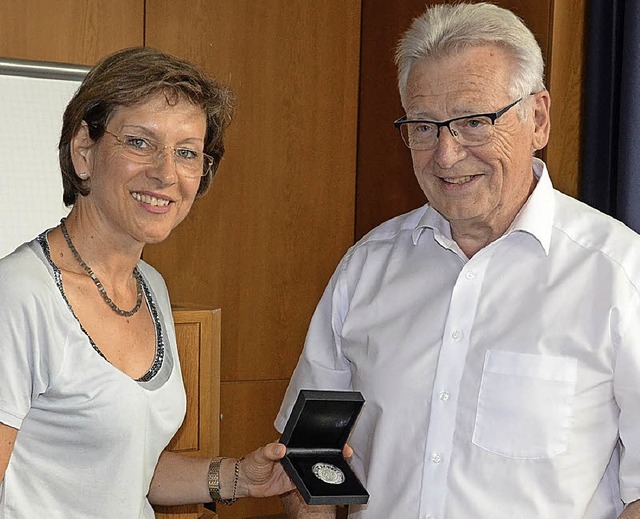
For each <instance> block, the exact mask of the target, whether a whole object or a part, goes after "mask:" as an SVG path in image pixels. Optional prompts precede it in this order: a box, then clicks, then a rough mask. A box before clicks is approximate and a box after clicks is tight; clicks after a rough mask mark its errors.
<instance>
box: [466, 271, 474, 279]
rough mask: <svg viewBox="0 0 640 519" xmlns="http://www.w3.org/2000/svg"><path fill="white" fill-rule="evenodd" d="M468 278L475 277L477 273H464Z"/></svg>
mask: <svg viewBox="0 0 640 519" xmlns="http://www.w3.org/2000/svg"><path fill="white" fill-rule="evenodd" d="M464 276H465V277H466V278H467V279H473V278H475V277H476V275H475V273H473V272H471V271H469V272H467V273H466V274H465V275H464Z"/></svg>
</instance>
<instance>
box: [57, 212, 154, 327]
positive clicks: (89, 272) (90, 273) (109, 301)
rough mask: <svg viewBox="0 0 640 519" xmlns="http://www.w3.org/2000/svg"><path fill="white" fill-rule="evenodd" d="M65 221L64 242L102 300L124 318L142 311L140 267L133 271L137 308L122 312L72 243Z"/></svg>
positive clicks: (63, 222) (61, 224)
mask: <svg viewBox="0 0 640 519" xmlns="http://www.w3.org/2000/svg"><path fill="white" fill-rule="evenodd" d="M65 220H66V218H63V219H62V220H60V230H62V235H63V236H64V241H66V242H67V246H68V247H69V250H70V251H71V254H73V257H74V258H75V259H76V261H77V262H78V263H79V264H80V266H81V267H82V270H84V271H85V273H86V274H87V276H89V277H90V278H91V280H92V281H93V283H94V284H95V285H96V287H97V288H98V292H100V295H101V296H102V299H104V302H105V303H107V305H108V306H109V308H111V310H113V311H114V312H115V313H117V314H118V315H121V316H123V317H131V316H132V315H134V314H135V313H136V312H137V311H138V310H140V305H142V282H141V280H140V272H138V267H134V269H133V276H134V277H135V278H136V289H137V293H138V294H137V299H136V306H134V307H133V309H132V310H129V311H127V310H122V309H121V308H120V307H118V305H116V304H115V303H114V302H113V300H112V299H111V298H110V297H109V295H108V294H107V291H106V290H105V288H104V286H103V285H102V283H101V282H100V280H99V279H98V276H96V275H95V274H94V273H93V270H91V267H89V265H87V264H86V263H85V262H84V260H83V259H82V257H81V256H80V253H79V252H78V251H77V250H76V248H75V247H74V245H73V242H72V241H71V237H70V236H69V233H68V232H67V226H66V224H65Z"/></svg>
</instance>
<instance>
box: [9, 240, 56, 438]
mask: <svg viewBox="0 0 640 519" xmlns="http://www.w3.org/2000/svg"><path fill="white" fill-rule="evenodd" d="M55 288H56V287H55V284H54V282H53V279H52V278H51V276H50V275H49V273H48V271H47V270H46V268H45V267H44V265H43V264H42V262H41V261H40V260H39V259H38V258H37V257H36V256H35V255H34V254H33V252H31V251H30V250H29V249H28V248H24V249H19V250H18V251H17V252H15V253H13V254H11V255H10V256H8V257H6V258H3V259H2V260H0V422H2V423H4V424H5V425H8V426H10V427H14V428H16V429H19V428H20V426H21V425H22V420H23V418H24V417H25V416H26V414H27V413H28V412H29V409H30V408H31V405H32V402H33V401H34V399H36V398H37V397H38V394H40V393H42V392H44V391H45V390H46V388H47V387H48V385H49V382H50V379H51V373H52V372H53V371H55V369H56V364H57V362H56V361H55V359H53V358H52V353H54V352H52V350H51V345H52V344H55V343H57V346H58V347H57V350H58V351H62V350H63V348H64V341H65V337H64V334H62V336H61V334H60V333H59V330H60V323H59V319H57V318H56V307H57V306H58V305H59V301H55V297H54V296H55V293H54V292H53V289H55ZM58 297H59V295H58Z"/></svg>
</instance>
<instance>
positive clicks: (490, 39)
mask: <svg viewBox="0 0 640 519" xmlns="http://www.w3.org/2000/svg"><path fill="white" fill-rule="evenodd" d="M487 44H493V45H497V46H499V47H502V48H504V49H506V50H507V51H508V52H509V53H510V54H511V55H512V56H513V59H514V63H515V70H514V71H513V76H512V81H511V85H506V86H507V88H508V89H509V93H510V94H511V95H513V97H514V98H516V97H526V96H528V95H529V94H531V93H534V92H539V91H541V90H544V89H545V86H544V62H543V59H542V51H541V50H540V46H539V45H538V42H537V41H536V39H535V37H534V36H533V34H532V32H531V31H530V30H529V29H528V28H527V27H526V26H525V24H524V22H523V21H522V20H521V19H520V18H518V17H517V16H516V15H515V14H513V13H512V12H511V11H509V10H507V9H503V8H501V7H497V6H495V5H493V4H489V3H484V2H482V3H477V4H464V3H461V4H453V5H435V6H433V7H429V8H428V9H427V10H426V12H425V13H424V14H423V15H422V16H419V17H418V18H416V19H414V20H413V22H412V24H411V26H410V27H409V29H408V30H407V31H406V32H405V33H404V34H403V36H402V38H401V39H400V41H399V43H398V47H397V49H396V55H395V61H396V65H397V66H398V88H399V90H400V97H401V99H402V101H403V104H404V100H405V95H406V89H407V79H408V77H409V73H410V72H411V68H412V67H413V64H414V63H415V62H416V61H417V60H419V59H421V58H425V57H429V58H440V57H444V56H446V55H449V54H451V53H452V52H456V51H459V50H461V49H465V48H468V47H474V46H480V45H487Z"/></svg>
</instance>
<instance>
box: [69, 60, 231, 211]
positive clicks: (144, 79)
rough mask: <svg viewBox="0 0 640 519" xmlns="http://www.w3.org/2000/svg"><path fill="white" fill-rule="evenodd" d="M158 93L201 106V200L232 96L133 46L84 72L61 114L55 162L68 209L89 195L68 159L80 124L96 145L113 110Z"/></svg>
mask: <svg viewBox="0 0 640 519" xmlns="http://www.w3.org/2000/svg"><path fill="white" fill-rule="evenodd" d="M159 92H162V93H163V94H164V95H165V96H166V97H167V101H169V102H174V101H176V102H177V100H179V99H181V98H184V99H188V100H189V101H190V102H192V103H193V104H195V105H197V106H200V107H202V109H203V111H204V113H205V116H206V120H207V130H206V135H205V139H204V152H205V153H207V154H208V155H211V156H212V157H213V166H212V167H211V172H210V173H209V174H208V175H206V176H204V177H202V180H201V181H200V186H199V188H198V192H197V195H196V196H197V197H200V196H202V195H203V194H204V193H205V192H206V191H207V189H208V188H209V185H210V184H211V181H212V179H213V175H214V173H215V172H216V170H217V168H218V166H219V165H220V160H221V159H222V155H223V154H224V144H223V142H222V137H223V134H224V131H225V130H226V128H227V127H228V126H229V124H230V122H231V117H232V115H233V107H234V97H233V94H232V93H231V90H230V89H229V88H228V87H227V86H224V85H220V84H218V83H217V82H216V81H214V80H213V79H211V78H210V77H208V76H207V75H206V74H205V73H204V72H203V71H202V70H201V69H199V68H198V67H196V66H195V65H193V64H192V63H189V62H188V61H185V60H182V59H180V58H177V57H175V56H172V55H170V54H167V53H165V52H162V51H159V50H157V49H152V48H149V47H132V48H128V49H123V50H119V51H117V52H114V53H113V54H110V55H109V56H106V57H105V58H103V59H102V60H100V62H99V63H98V64H97V65H96V66H95V67H94V68H93V69H91V70H90V71H89V73H88V74H87V76H86V77H85V79H84V81H83V82H82V84H81V85H80V88H79V89H78V91H77V92H76V93H75V95H74V96H73V98H72V99H71V101H70V102H69V104H68V105H67V108H66V110H65V112H64V117H63V121H62V132H61V135H60V143H59V146H58V149H59V159H60V169H61V172H62V186H63V189H64V194H63V201H64V203H65V204H66V205H67V206H70V205H73V204H74V203H75V202H76V199H77V197H78V195H79V194H80V195H82V196H86V195H88V194H89V191H90V189H89V186H88V185H87V184H86V183H85V182H83V181H82V180H80V178H78V176H77V174H76V171H75V168H74V167H73V162H72V160H71V141H72V140H73V138H74V136H75V135H76V133H77V132H78V130H79V129H80V127H81V125H82V121H86V122H87V124H88V125H89V135H90V136H91V138H92V139H93V140H94V141H95V140H98V139H99V138H100V137H102V136H103V135H104V129H105V127H106V125H107V122H108V121H109V118H110V117H111V115H112V113H113V111H114V110H115V109H116V108H118V107H121V106H133V105H136V104H138V103H141V102H144V101H145V100H146V99H148V98H149V97H152V96H154V95H155V94H158V93H159Z"/></svg>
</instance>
